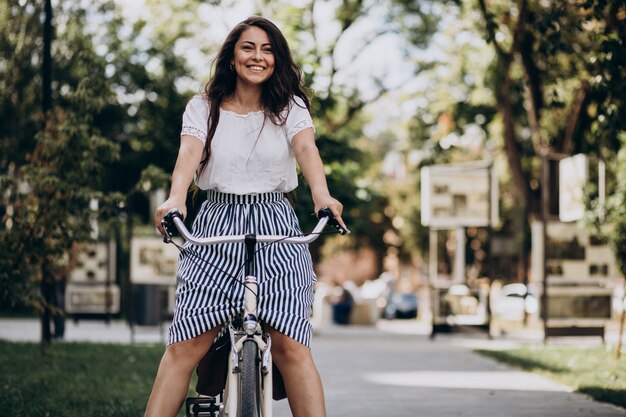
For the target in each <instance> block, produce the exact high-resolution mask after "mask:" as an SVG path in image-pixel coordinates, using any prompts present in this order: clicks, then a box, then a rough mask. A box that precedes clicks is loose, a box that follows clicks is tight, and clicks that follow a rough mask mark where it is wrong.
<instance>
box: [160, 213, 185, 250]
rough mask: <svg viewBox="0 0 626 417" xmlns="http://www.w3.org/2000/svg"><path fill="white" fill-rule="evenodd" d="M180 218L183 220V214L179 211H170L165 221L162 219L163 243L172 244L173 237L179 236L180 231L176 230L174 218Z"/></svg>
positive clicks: (164, 217) (164, 218)
mask: <svg viewBox="0 0 626 417" xmlns="http://www.w3.org/2000/svg"><path fill="white" fill-rule="evenodd" d="M175 217H178V218H180V219H181V220H182V218H183V213H182V212H181V211H180V210H178V209H175V208H174V209H170V210H169V211H168V212H167V213H165V216H163V219H161V226H162V227H163V242H165V243H170V242H171V241H172V237H173V236H175V235H176V234H178V229H176V225H175V224H174V218H175Z"/></svg>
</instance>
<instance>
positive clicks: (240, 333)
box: [162, 209, 350, 417]
mask: <svg viewBox="0 0 626 417" xmlns="http://www.w3.org/2000/svg"><path fill="white" fill-rule="evenodd" d="M329 221H331V223H332V224H333V225H334V226H335V228H336V229H337V230H338V231H339V233H341V234H348V233H350V231H349V230H347V229H343V228H342V227H341V226H339V225H338V224H337V222H336V221H335V220H334V219H333V218H332V213H330V210H328V209H324V210H322V211H320V214H319V221H318V223H317V225H316V227H315V228H314V229H313V231H312V232H311V233H310V234H309V235H308V236H295V237H284V236H277V235H255V234H248V235H233V236H220V237H208V238H195V237H193V236H192V235H191V233H190V232H189V230H188V229H187V227H186V226H185V224H184V222H183V219H182V215H181V213H180V211H178V210H176V209H173V210H170V211H169V212H168V213H167V214H166V215H165V217H164V218H163V221H162V224H163V228H164V230H165V234H164V236H163V241H164V242H166V243H169V242H171V240H172V239H171V236H172V232H173V230H171V229H170V225H173V226H175V227H176V229H177V230H178V232H179V233H180V235H181V236H182V237H183V239H184V240H186V241H189V242H191V243H194V244H196V245H201V246H204V245H213V244H218V243H240V242H243V243H244V244H245V248H246V260H245V265H244V276H245V278H244V306H243V311H242V327H243V329H242V330H237V329H235V327H234V326H233V325H232V323H229V324H228V332H229V337H230V341H231V354H230V360H229V362H228V373H227V380H226V387H225V389H224V393H223V397H222V399H223V401H222V404H221V405H220V412H219V415H220V417H236V416H237V415H238V414H237V413H238V412H239V410H238V407H239V406H240V404H239V400H240V398H241V392H240V391H241V384H240V375H241V373H240V372H241V369H240V364H241V363H242V360H243V358H242V351H243V346H244V343H245V342H246V341H254V343H255V344H256V347H257V349H256V352H257V358H256V359H255V360H258V359H260V361H261V364H260V365H261V366H260V367H256V369H257V371H256V372H257V378H258V379H257V380H258V383H259V386H258V387H257V390H258V392H257V394H258V395H259V399H258V401H259V402H260V412H261V416H262V417H272V401H273V387H272V377H273V376H272V354H271V338H270V335H269V334H264V333H263V329H262V328H261V324H260V323H259V321H258V312H257V301H258V300H257V294H258V281H257V277H256V276H255V275H254V254H255V252H256V245H257V244H258V243H277V242H279V243H281V244H282V243H287V244H308V243H311V242H313V241H314V240H315V239H317V237H318V236H319V235H320V233H321V232H322V230H323V229H324V227H325V226H326V224H327V223H328V222H329ZM259 373H260V375H259Z"/></svg>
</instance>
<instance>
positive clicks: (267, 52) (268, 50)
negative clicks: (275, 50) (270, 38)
mask: <svg viewBox="0 0 626 417" xmlns="http://www.w3.org/2000/svg"><path fill="white" fill-rule="evenodd" d="M263 52H265V53H266V54H271V53H272V50H271V48H265V49H263Z"/></svg>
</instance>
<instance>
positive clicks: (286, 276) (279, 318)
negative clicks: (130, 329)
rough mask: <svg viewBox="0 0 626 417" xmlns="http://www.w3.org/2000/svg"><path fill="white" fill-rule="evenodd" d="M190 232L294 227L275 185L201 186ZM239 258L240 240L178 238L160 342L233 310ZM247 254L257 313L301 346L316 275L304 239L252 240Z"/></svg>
mask: <svg viewBox="0 0 626 417" xmlns="http://www.w3.org/2000/svg"><path fill="white" fill-rule="evenodd" d="M192 233H193V235H194V236H196V237H209V236H225V235H242V234H248V233H255V234H257V235H280V236H298V235H301V234H302V231H301V230H300V225H299V223H298V219H297V218H296V215H295V213H294V211H293V208H292V207H291V205H290V203H289V201H288V200H287V199H286V198H285V197H284V195H283V194H282V193H268V194H256V195H235V194H224V193H219V192H216V191H209V192H208V199H207V201H205V202H204V203H203V204H202V207H201V208H200V211H199V213H198V215H197V217H196V219H195V220H194V223H193V228H192ZM244 260H245V250H244V244H243V243H225V244H219V245H212V246H197V245H194V244H192V243H188V242H187V243H185V244H184V246H183V250H182V251H181V254H180V256H179V260H178V271H177V275H176V305H175V309H174V318H173V321H172V324H171V326H170V329H169V337H168V344H172V343H176V342H180V341H182V340H187V339H190V338H192V337H196V336H198V335H200V334H202V333H204V332H206V331H207V330H209V329H212V328H214V327H215V326H220V325H222V324H224V323H225V322H227V321H228V320H229V319H230V318H232V317H233V316H234V315H235V314H238V312H239V311H241V309H242V307H243V293H244V288H243V279H244ZM254 260H255V270H254V275H255V276H256V277H257V279H258V282H259V299H258V312H259V319H260V320H261V321H262V322H264V323H266V324H268V325H270V326H271V327H273V328H275V329H276V330H278V331H279V332H281V333H283V334H285V335H287V336H289V337H291V338H292V339H294V340H296V341H298V342H300V343H301V344H303V345H305V346H309V345H310V341H311V333H312V330H311V323H310V316H311V308H312V304H313V285H314V284H315V281H316V277H315V274H314V272H313V263H312V261H311V254H310V253H309V249H308V245H305V244H296V245H292V244H282V243H273V244H257V252H256V254H255V259H254Z"/></svg>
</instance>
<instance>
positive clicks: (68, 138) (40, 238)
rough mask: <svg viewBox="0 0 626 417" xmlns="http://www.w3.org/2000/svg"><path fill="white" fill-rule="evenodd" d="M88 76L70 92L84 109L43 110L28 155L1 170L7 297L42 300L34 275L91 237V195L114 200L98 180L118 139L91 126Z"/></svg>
mask: <svg viewBox="0 0 626 417" xmlns="http://www.w3.org/2000/svg"><path fill="white" fill-rule="evenodd" d="M86 81H91V82H92V83H93V82H96V80H86ZM88 84H90V83H89V82H85V83H83V84H81V86H79V90H78V91H77V92H76V93H73V94H71V95H70V96H68V97H69V99H70V100H76V102H75V104H76V105H77V106H80V107H81V108H83V109H84V112H83V113H71V112H66V111H64V110H62V109H59V108H55V109H54V110H53V111H51V112H50V113H49V114H48V115H46V120H45V130H43V131H42V132H40V133H39V134H37V135H36V139H35V148H34V150H33V152H32V153H30V154H29V155H28V157H27V161H28V163H27V164H25V165H22V166H21V167H18V168H17V169H16V171H15V172H14V173H13V174H12V175H10V176H9V175H7V176H3V178H2V182H3V183H5V184H6V185H7V188H6V189H5V190H6V193H5V197H6V198H5V201H4V206H5V210H6V213H5V215H4V217H3V222H2V225H1V226H0V252H1V253H2V254H3V256H2V261H1V262H2V265H1V268H0V270H1V271H2V274H1V275H0V281H1V283H2V289H3V292H2V293H1V294H0V302H2V304H5V303H8V304H9V305H16V304H17V305H19V304H33V303H34V304H35V306H39V307H40V305H39V303H38V302H37V299H38V294H36V293H34V287H33V286H32V284H31V283H30V281H31V280H32V279H33V278H39V279H41V277H42V274H55V273H56V270H57V269H59V268H63V267H65V266H66V264H67V257H68V254H69V252H70V250H71V247H72V245H73V243H75V242H81V241H85V240H89V239H90V235H91V233H92V228H93V222H94V220H95V218H96V216H97V214H98V213H97V211H96V210H94V209H95V207H93V205H92V201H95V200H97V201H99V204H100V205H102V206H107V205H108V204H107V203H109V202H110V201H111V200H113V201H115V197H116V196H114V195H108V196H104V195H103V194H102V193H101V192H100V191H98V180H99V179H100V177H101V176H102V174H103V169H104V167H105V166H106V164H107V163H108V162H110V161H112V160H114V159H116V158H117V157H118V156H119V147H118V146H117V145H115V144H113V143H112V142H110V141H108V140H107V139H105V138H103V137H101V136H98V135H97V134H96V133H95V132H94V131H93V127H92V124H91V118H90V117H89V114H90V111H91V112H93V110H94V109H93V107H94V106H97V105H98V104H97V100H96V102H95V103H94V102H93V100H92V99H91V95H90V94H91V90H90V89H88V88H86V85H88ZM91 85H93V84H91ZM16 288H17V289H19V290H20V291H15V290H16ZM25 289H26V290H27V291H24V290H25Z"/></svg>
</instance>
